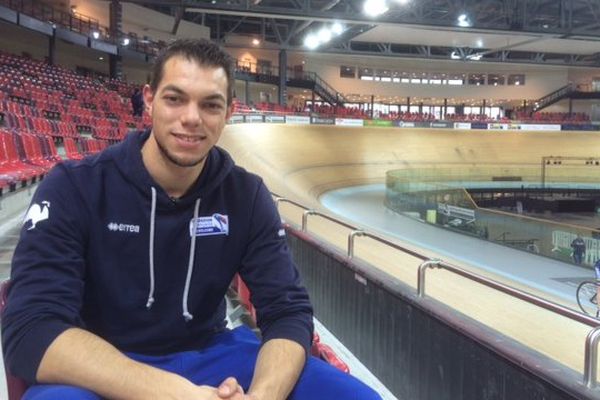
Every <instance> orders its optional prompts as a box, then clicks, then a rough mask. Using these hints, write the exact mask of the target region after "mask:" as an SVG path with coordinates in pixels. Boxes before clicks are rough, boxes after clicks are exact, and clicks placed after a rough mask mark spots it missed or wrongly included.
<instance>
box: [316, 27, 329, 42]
mask: <svg viewBox="0 0 600 400" xmlns="http://www.w3.org/2000/svg"><path fill="white" fill-rule="evenodd" d="M317 35H318V37H319V42H321V43H327V42H329V41H330V40H331V31H329V29H327V28H323V29H321V30H320V31H319V33H318V34H317Z"/></svg>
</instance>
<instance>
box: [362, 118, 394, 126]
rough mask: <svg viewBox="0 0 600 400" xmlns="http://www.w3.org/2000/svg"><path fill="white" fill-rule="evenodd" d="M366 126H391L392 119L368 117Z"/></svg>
mask: <svg viewBox="0 0 600 400" xmlns="http://www.w3.org/2000/svg"><path fill="white" fill-rule="evenodd" d="M365 126H380V127H389V126H392V121H388V120H385V119H366V120H365Z"/></svg>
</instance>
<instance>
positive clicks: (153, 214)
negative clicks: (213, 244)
mask: <svg viewBox="0 0 600 400" xmlns="http://www.w3.org/2000/svg"><path fill="white" fill-rule="evenodd" d="M151 190H152V209H151V211H150V248H149V253H150V266H149V268H150V292H149V293H148V301H147V302H146V308H147V309H150V308H152V304H153V303H154V225H155V219H156V189H155V188H154V187H152V188H151ZM200 202H201V199H198V200H196V205H195V206H194V219H193V220H192V231H191V236H192V239H191V245H190V257H189V262H188V270H187V276H186V278H185V288H184V289H183V298H182V305H183V318H184V319H185V321H186V322H187V321H191V320H192V319H193V318H194V316H193V315H192V314H191V313H190V312H189V310H188V304H187V303H188V296H189V293H190V282H191V280H192V271H193V270H194V257H195V254H196V226H197V224H198V212H199V210H200Z"/></svg>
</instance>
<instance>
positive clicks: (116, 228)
mask: <svg viewBox="0 0 600 400" xmlns="http://www.w3.org/2000/svg"><path fill="white" fill-rule="evenodd" d="M106 227H107V228H108V230H109V231H111V232H129V233H140V226H139V225H129V224H119V223H116V222H109V223H108V225H107V226H106Z"/></svg>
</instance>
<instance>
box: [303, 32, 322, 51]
mask: <svg viewBox="0 0 600 400" xmlns="http://www.w3.org/2000/svg"><path fill="white" fill-rule="evenodd" d="M304 45H305V46H306V47H308V48H309V49H310V50H313V49H316V48H317V47H318V46H319V38H318V37H317V35H315V34H313V33H311V34H310V35H308V36H306V37H305V38H304Z"/></svg>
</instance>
